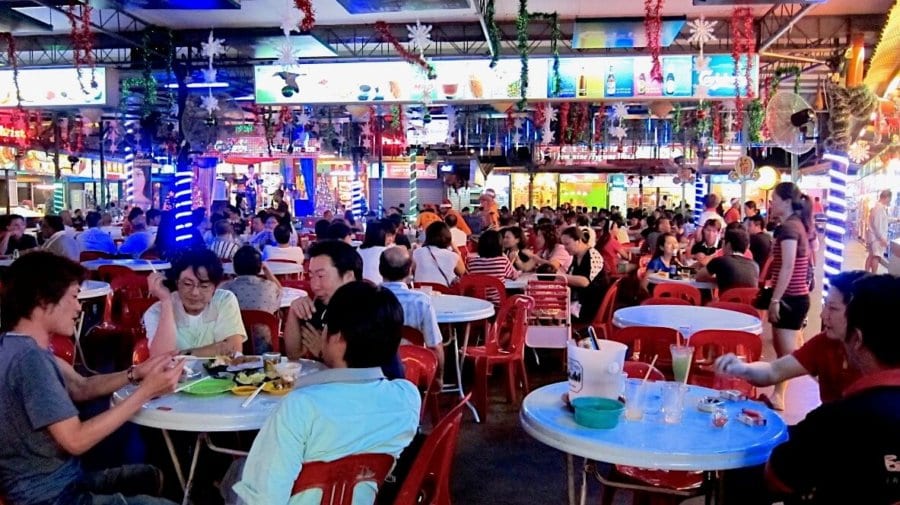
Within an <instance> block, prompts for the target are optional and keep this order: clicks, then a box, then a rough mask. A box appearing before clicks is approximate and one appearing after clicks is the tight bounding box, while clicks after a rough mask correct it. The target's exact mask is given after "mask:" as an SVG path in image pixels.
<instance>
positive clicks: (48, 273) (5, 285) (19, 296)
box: [0, 251, 87, 331]
mask: <svg viewBox="0 0 900 505" xmlns="http://www.w3.org/2000/svg"><path fill="white" fill-rule="evenodd" d="M86 277H87V271H86V270H85V269H84V267H82V266H81V265H79V264H78V263H75V262H74V261H72V260H70V259H68V258H64V257H62V256H57V255H56V254H53V253H50V252H46V251H34V252H31V253H28V254H24V255H22V257H21V258H19V259H17V260H16V261H14V262H13V264H12V265H10V267H9V268H8V269H7V271H6V272H5V273H4V274H3V276H2V288H0V313H2V314H3V319H2V330H3V331H10V330H11V329H12V328H14V327H15V326H16V325H17V324H19V321H21V320H22V319H26V318H28V317H29V316H31V313H32V312H33V311H34V309H36V308H38V307H41V306H46V305H51V304H55V303H59V301H60V300H61V299H62V297H63V296H64V295H65V294H66V291H68V289H69V288H70V287H72V284H81V282H82V281H84V279H85V278H86Z"/></svg>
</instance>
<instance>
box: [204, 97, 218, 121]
mask: <svg viewBox="0 0 900 505" xmlns="http://www.w3.org/2000/svg"><path fill="white" fill-rule="evenodd" d="M200 108H202V109H206V112H207V113H208V114H209V115H210V116H212V115H213V113H214V112H215V111H217V110H219V100H218V99H217V98H216V97H214V96H212V94H209V95H206V96H204V97H203V98H201V99H200Z"/></svg>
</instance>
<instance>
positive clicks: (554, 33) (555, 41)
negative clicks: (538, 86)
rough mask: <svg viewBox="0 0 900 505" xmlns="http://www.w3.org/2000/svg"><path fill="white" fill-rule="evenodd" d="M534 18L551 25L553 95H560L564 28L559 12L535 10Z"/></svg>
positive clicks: (532, 15) (551, 87) (551, 86)
mask: <svg viewBox="0 0 900 505" xmlns="http://www.w3.org/2000/svg"><path fill="white" fill-rule="evenodd" d="M531 18H532V19H540V20H545V21H547V23H548V24H549V25H550V53H551V54H552V55H553V73H552V74H550V82H551V85H550V89H551V94H552V96H559V85H560V79H559V39H560V38H562V30H561V29H560V28H559V14H557V13H555V12H534V13H532V14H531Z"/></svg>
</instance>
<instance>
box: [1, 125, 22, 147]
mask: <svg viewBox="0 0 900 505" xmlns="http://www.w3.org/2000/svg"><path fill="white" fill-rule="evenodd" d="M27 137H28V132H26V131H25V130H24V129H23V128H16V127H15V126H8V125H5V124H0V144H18V143H19V142H21V141H22V140H23V139H25V138H27Z"/></svg>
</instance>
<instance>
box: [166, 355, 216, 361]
mask: <svg viewBox="0 0 900 505" xmlns="http://www.w3.org/2000/svg"><path fill="white" fill-rule="evenodd" d="M172 359H184V360H207V359H212V360H214V359H216V358H215V356H191V355H190V354H179V355H178V356H172Z"/></svg>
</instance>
